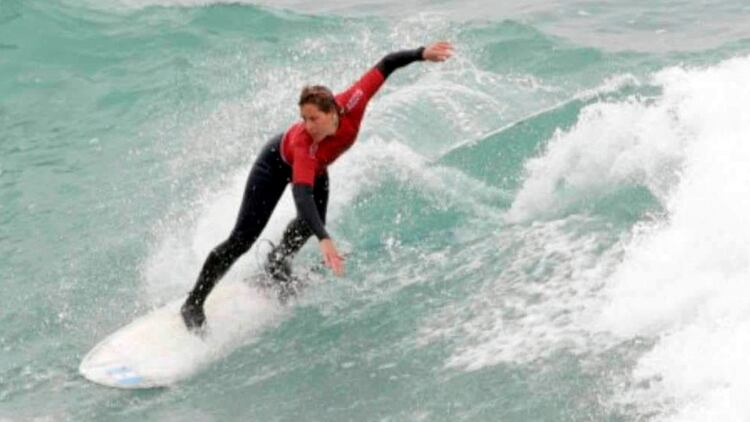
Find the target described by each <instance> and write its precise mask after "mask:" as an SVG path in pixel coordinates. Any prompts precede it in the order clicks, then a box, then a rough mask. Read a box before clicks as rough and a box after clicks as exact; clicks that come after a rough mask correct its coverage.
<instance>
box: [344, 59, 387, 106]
mask: <svg viewBox="0 0 750 422" xmlns="http://www.w3.org/2000/svg"><path fill="white" fill-rule="evenodd" d="M384 81H385V78H384V77H383V74H382V73H381V71H380V70H378V69H377V68H376V67H373V68H372V69H370V70H368V71H367V73H365V74H364V75H362V77H361V78H359V80H358V81H357V82H355V83H354V84H352V86H350V87H349V88H347V89H346V90H345V91H343V92H342V93H340V94H338V95H337V96H336V100H337V102H338V103H339V104H340V105H341V106H343V107H344V111H345V114H348V115H350V116H352V117H354V118H356V119H361V118H362V115H363V114H364V112H365V108H366V107H367V103H368V102H369V101H370V99H371V98H372V97H373V96H374V95H375V94H376V93H377V92H378V90H379V89H380V87H381V86H383V82H384Z"/></svg>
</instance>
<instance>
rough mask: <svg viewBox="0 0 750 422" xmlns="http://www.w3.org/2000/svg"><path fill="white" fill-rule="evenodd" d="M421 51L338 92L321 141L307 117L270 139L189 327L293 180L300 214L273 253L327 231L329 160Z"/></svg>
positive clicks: (213, 256)
mask: <svg viewBox="0 0 750 422" xmlns="http://www.w3.org/2000/svg"><path fill="white" fill-rule="evenodd" d="M423 51H424V47H421V48H418V49H415V50H404V51H399V52H395V53H390V54H388V55H386V56H385V57H384V58H383V59H382V60H380V62H378V63H377V65H376V66H375V67H373V68H372V69H370V70H369V71H367V72H366V73H365V74H364V75H363V76H362V77H361V78H360V79H359V80H358V81H357V82H355V83H354V84H353V85H352V86H351V87H349V88H348V89H346V90H345V91H343V92H341V93H339V94H337V95H335V100H336V103H337V104H338V106H339V108H340V110H341V114H340V116H339V127H338V129H337V130H336V133H335V134H334V135H331V136H329V137H327V138H325V139H323V140H322V141H321V142H320V143H318V145H317V147H315V146H314V144H313V140H312V137H311V136H310V135H309V134H308V133H307V131H306V130H305V128H304V123H303V122H298V123H295V124H293V125H292V126H290V127H289V129H287V130H286V132H284V134H283V135H278V136H275V137H274V138H273V139H271V140H270V141H269V142H268V143H267V144H266V146H265V147H264V148H263V150H262V151H261V153H260V154H259V155H258V158H257V160H256V161H255V164H254V165H253V167H252V169H251V170H250V176H249V177H248V180H247V185H246V187H245V193H244V196H243V199H242V205H241V206H240V211H239V214H238V216H237V222H236V223H235V226H234V229H233V230H232V232H231V233H230V235H229V237H228V238H227V240H225V241H224V242H222V243H221V244H220V245H218V246H217V247H216V248H214V249H213V250H212V251H211V253H209V255H208V257H207V259H206V262H205V263H204V264H203V269H202V270H201V273H200V275H199V276H198V280H197V282H196V284H195V287H194V288H193V290H192V291H191V292H190V295H189V296H188V299H187V301H186V302H185V305H184V306H183V311H182V313H183V317H184V318H185V321H186V323H187V324H188V326H189V327H193V326H196V325H201V324H202V323H203V313H202V308H203V303H204V301H205V300H206V297H207V296H208V294H209V293H210V292H211V290H212V289H213V287H214V285H215V284H216V282H217V281H218V280H219V279H220V278H221V277H222V276H223V275H224V274H225V273H226V272H227V270H229V268H230V267H231V266H232V264H233V263H234V262H235V261H236V260H237V259H238V258H239V257H240V256H241V255H242V254H244V253H245V252H247V250H248V249H250V247H251V246H252V245H253V243H254V242H255V241H256V240H257V238H258V236H260V233H261V232H262V231H263V228H264V227H265V226H266V223H267V222H268V219H269V218H270V217H271V213H272V212H273V210H274V208H275V207H276V204H277V203H278V201H279V199H280V198H281V195H282V193H283V192H284V189H285V188H286V185H287V184H288V183H289V182H290V181H291V182H292V192H293V195H294V202H295V204H296V206H297V211H298V215H297V217H296V218H295V219H294V220H292V221H291V222H290V223H289V226H288V227H287V229H286V230H285V232H284V236H283V239H282V242H281V244H280V245H279V247H277V248H275V249H274V252H273V253H272V255H273V256H275V258H274V259H278V260H281V259H284V258H285V257H288V256H291V255H293V254H294V253H295V252H296V251H297V250H299V248H301V247H302V245H303V244H304V243H305V241H307V239H308V238H309V237H310V236H311V235H312V234H315V236H316V237H317V238H318V239H324V238H327V237H328V233H327V232H326V230H325V216H326V207H327V205H328V173H327V168H328V166H329V165H331V164H332V163H333V162H334V161H335V160H336V159H337V158H338V157H340V156H341V154H343V153H344V152H345V151H346V150H347V149H349V148H350V147H351V146H352V145H353V144H354V141H355V140H356V138H357V133H358V132H359V127H360V124H361V122H362V118H363V116H364V113H365V109H366V107H367V104H368V102H369V101H370V99H371V98H372V97H373V96H374V95H375V93H376V92H377V91H378V89H379V88H380V87H381V86H382V84H383V82H384V81H385V79H386V78H387V77H388V76H389V75H390V74H391V73H392V72H393V71H394V70H396V69H398V68H399V67H403V66H406V65H408V64H409V63H412V62H414V61H418V60H423V58H422V53H423Z"/></svg>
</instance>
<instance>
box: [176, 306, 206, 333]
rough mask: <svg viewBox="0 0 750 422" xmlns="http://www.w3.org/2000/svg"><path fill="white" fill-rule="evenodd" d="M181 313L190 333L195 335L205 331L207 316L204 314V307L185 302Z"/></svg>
mask: <svg viewBox="0 0 750 422" xmlns="http://www.w3.org/2000/svg"><path fill="white" fill-rule="evenodd" d="M180 313H181V314H182V320H183V321H184V322H185V327H187V329H188V331H190V332H193V333H200V332H202V331H203V326H204V325H205V324H206V314H204V313H203V307H202V306H200V305H196V304H193V303H190V302H185V304H184V305H182V308H180Z"/></svg>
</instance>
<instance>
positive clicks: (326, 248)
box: [320, 238, 344, 277]
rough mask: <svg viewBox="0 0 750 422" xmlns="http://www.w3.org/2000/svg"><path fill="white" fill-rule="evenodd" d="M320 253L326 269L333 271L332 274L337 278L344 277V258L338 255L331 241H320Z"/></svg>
mask: <svg viewBox="0 0 750 422" xmlns="http://www.w3.org/2000/svg"><path fill="white" fill-rule="evenodd" d="M320 252H321V253H322V254H323V262H324V263H325V264H326V267H328V268H330V269H331V270H333V273H334V274H336V275H337V276H339V277H340V276H342V275H344V258H343V257H341V255H339V252H338V251H337V250H336V246H334V245H333V241H332V240H331V239H328V238H326V239H323V240H321V241H320Z"/></svg>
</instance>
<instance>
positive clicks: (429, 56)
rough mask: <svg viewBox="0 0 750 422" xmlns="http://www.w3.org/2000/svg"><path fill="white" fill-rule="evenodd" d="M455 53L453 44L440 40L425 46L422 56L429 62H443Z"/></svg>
mask: <svg viewBox="0 0 750 422" xmlns="http://www.w3.org/2000/svg"><path fill="white" fill-rule="evenodd" d="M452 55H453V45H451V43H449V42H448V41H438V42H436V43H432V44H430V45H428V46H427V47H425V48H424V52H423V53H422V58H424V59H425V60H427V61H429V62H442V61H445V60H447V59H448V58H449V57H450V56H452Z"/></svg>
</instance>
